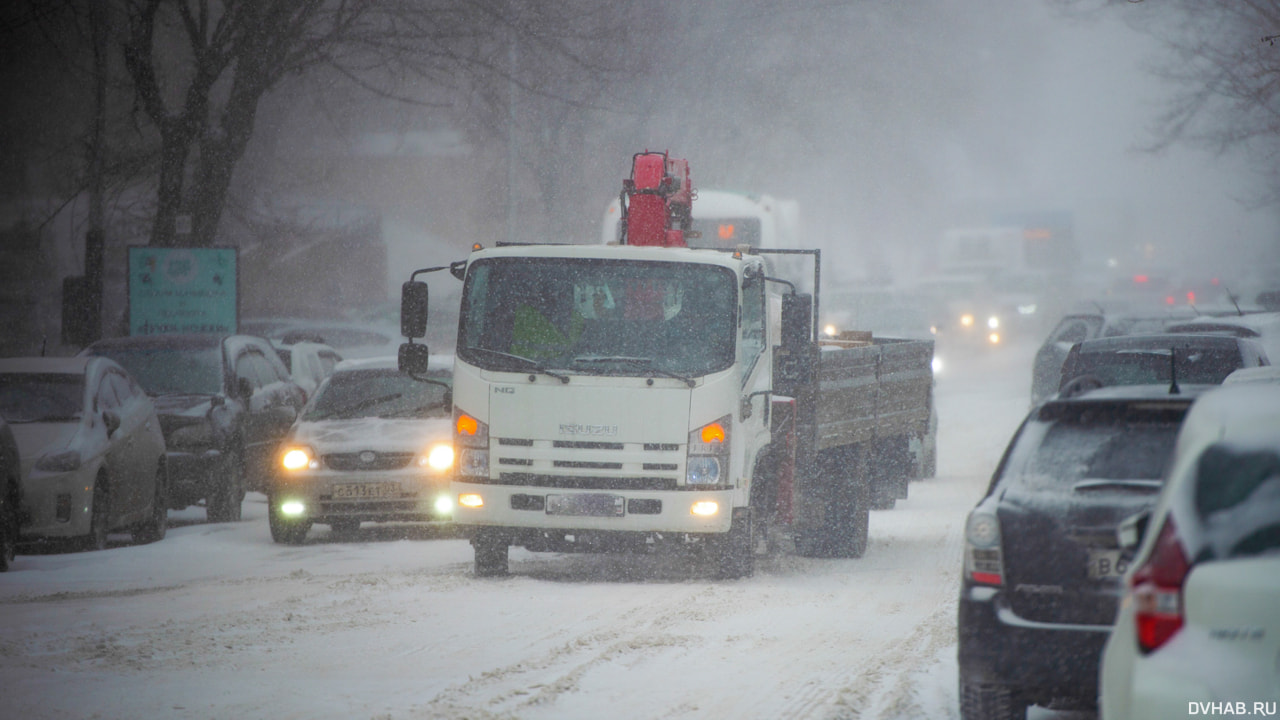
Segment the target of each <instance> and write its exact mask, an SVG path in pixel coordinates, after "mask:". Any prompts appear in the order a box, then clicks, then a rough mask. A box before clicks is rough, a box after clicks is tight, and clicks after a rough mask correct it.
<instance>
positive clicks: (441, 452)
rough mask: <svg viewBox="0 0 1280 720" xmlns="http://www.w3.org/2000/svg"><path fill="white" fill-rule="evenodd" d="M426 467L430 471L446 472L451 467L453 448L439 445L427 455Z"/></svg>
mask: <svg viewBox="0 0 1280 720" xmlns="http://www.w3.org/2000/svg"><path fill="white" fill-rule="evenodd" d="M427 465H429V466H430V467H431V469H432V470H448V469H449V468H451V467H453V446H452V445H446V444H443V443H442V444H440V445H436V446H435V447H433V448H431V451H430V452H428V453H427Z"/></svg>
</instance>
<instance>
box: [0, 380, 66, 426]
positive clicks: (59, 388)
mask: <svg viewBox="0 0 1280 720" xmlns="http://www.w3.org/2000/svg"><path fill="white" fill-rule="evenodd" d="M83 411H84V376H83V375H78V374H77V375H69V374H65V373H4V374H0V416H3V417H4V419H5V420H7V421H9V422H11V423H29V422H69V421H72V420H76V419H78V418H79V417H80V415H81V413H83Z"/></svg>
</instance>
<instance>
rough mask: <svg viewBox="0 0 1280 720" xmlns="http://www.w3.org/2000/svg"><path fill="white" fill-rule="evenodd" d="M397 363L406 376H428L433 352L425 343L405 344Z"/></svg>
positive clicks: (402, 346) (401, 348) (398, 355)
mask: <svg viewBox="0 0 1280 720" xmlns="http://www.w3.org/2000/svg"><path fill="white" fill-rule="evenodd" d="M396 362H397V364H398V365H399V366H400V372H402V373H404V374H406V375H426V374H427V368H428V367H429V366H430V364H431V351H430V350H428V349H427V346H426V345H424V344H423V343H403V344H401V345H400V352H399V353H398V354H397V357H396Z"/></svg>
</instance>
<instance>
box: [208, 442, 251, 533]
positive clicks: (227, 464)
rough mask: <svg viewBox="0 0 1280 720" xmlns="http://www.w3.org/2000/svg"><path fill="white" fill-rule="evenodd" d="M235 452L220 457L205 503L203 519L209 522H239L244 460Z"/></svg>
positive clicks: (242, 495) (242, 492)
mask: <svg viewBox="0 0 1280 720" xmlns="http://www.w3.org/2000/svg"><path fill="white" fill-rule="evenodd" d="M242 458H243V455H242V454H241V453H240V452H239V451H237V450H229V451H228V452H227V453H225V454H224V455H223V456H222V466H221V467H220V468H219V469H218V470H217V471H216V472H217V477H215V478H213V488H212V489H210V490H209V497H208V499H207V500H206V501H205V517H206V518H208V520H209V522H239V521H240V511H241V501H242V500H243V499H244V460H243V459H242Z"/></svg>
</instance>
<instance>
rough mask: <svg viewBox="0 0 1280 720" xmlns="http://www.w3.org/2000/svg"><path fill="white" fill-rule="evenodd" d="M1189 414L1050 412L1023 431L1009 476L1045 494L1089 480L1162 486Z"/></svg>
mask: <svg viewBox="0 0 1280 720" xmlns="http://www.w3.org/2000/svg"><path fill="white" fill-rule="evenodd" d="M1184 412H1185V411H1181V410H1179V411H1159V412H1153V413H1145V412H1143V413H1135V412H1133V411H1130V410H1125V409H1122V408H1116V407H1114V406H1111V407H1107V408H1091V409H1083V408H1072V409H1071V410H1069V411H1065V412H1061V411H1060V412H1056V413H1054V412H1048V413H1044V415H1045V416H1042V417H1040V418H1037V419H1034V420H1032V421H1029V422H1028V423H1027V424H1026V425H1025V426H1024V427H1023V430H1022V432H1021V433H1020V434H1019V438H1018V442H1017V444H1016V445H1015V447H1014V451H1013V453H1012V454H1011V455H1010V461H1009V463H1008V465H1007V466H1006V468H1005V471H1004V474H1003V477H1004V478H1006V479H1008V481H1009V482H1015V483H1017V484H1019V485H1021V486H1024V487H1028V488H1030V489H1040V490H1052V489H1068V488H1071V487H1073V486H1074V485H1075V484H1076V483H1078V482H1081V481H1084V480H1110V481H1126V480H1136V481H1159V480H1161V479H1163V478H1164V476H1165V470H1166V468H1167V466H1168V463H1169V460H1170V456H1171V455H1172V452H1173V445H1174V442H1175V440H1176V439H1177V435H1178V428H1179V427H1180V425H1181V423H1182V415H1183V414H1184ZM1146 484H1147V485H1149V482H1148V483H1146Z"/></svg>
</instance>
